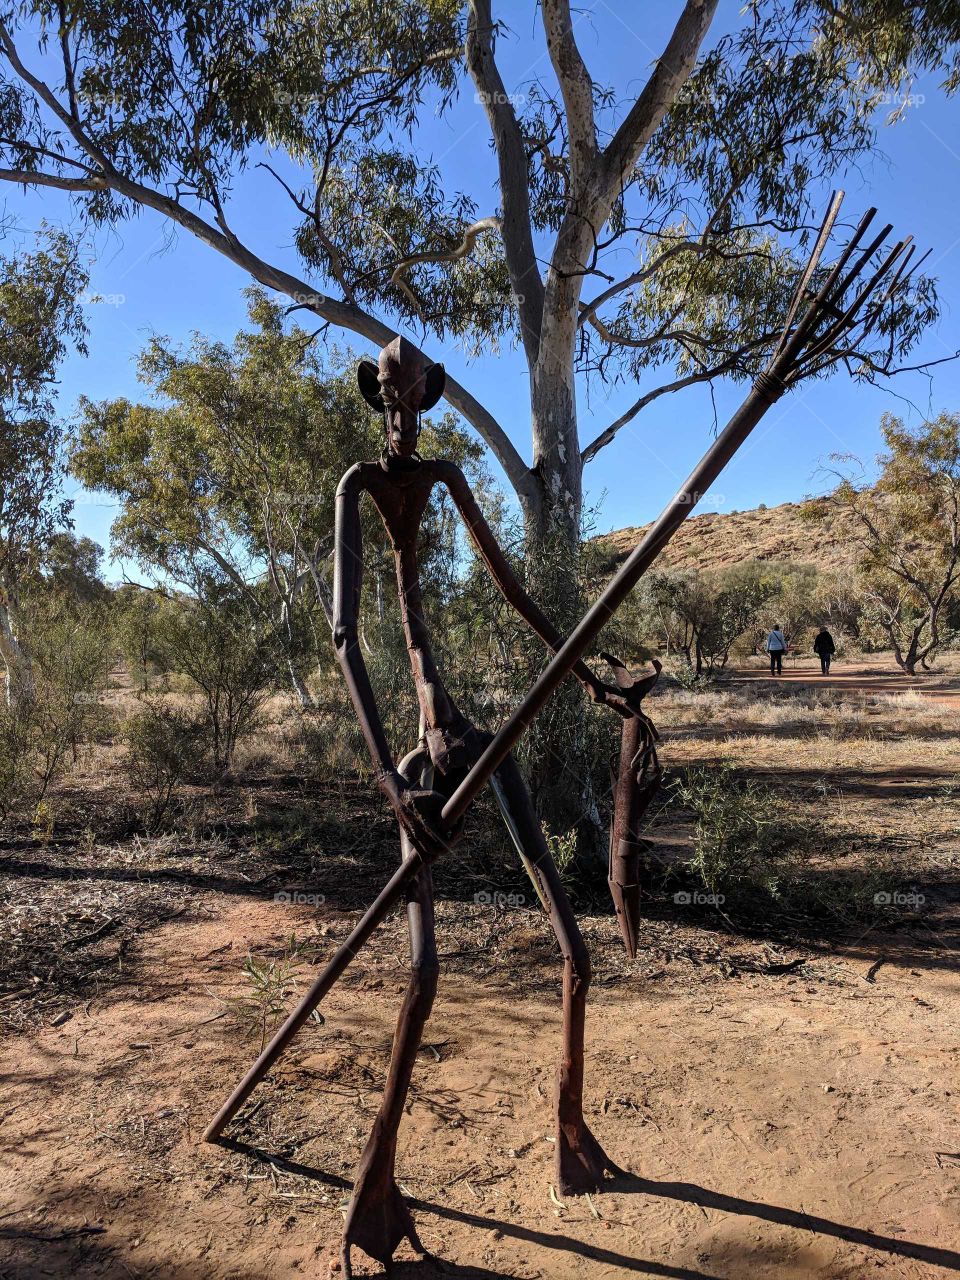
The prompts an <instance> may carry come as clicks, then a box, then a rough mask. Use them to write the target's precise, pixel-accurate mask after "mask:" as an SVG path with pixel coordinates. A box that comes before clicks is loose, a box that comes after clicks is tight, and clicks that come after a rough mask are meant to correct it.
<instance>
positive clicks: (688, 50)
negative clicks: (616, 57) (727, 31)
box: [597, 0, 718, 209]
mask: <svg viewBox="0 0 960 1280" xmlns="http://www.w3.org/2000/svg"><path fill="white" fill-rule="evenodd" d="M717 3H718V0H687V3H686V4H685V5H684V9H683V13H682V14H681V15H680V18H679V20H678V22H677V25H676V26H675V27H674V30H673V35H672V36H671V37H670V39H669V41H668V42H667V47H666V48H665V49H664V51H663V54H662V55H661V57H660V58H659V60H658V62H657V66H656V70H655V71H654V72H653V74H652V75H651V77H650V79H649V80H648V81H647V83H646V85H645V86H644V89H643V92H642V93H641V94H640V96H639V97H638V98H637V100H636V102H634V104H633V106H632V107H631V108H630V110H629V112H628V113H627V116H626V118H625V119H624V121H623V123H622V124H621V125H620V127H619V129H617V131H616V133H615V134H614V135H613V138H612V139H611V140H610V142H609V143H608V145H607V147H606V148H605V150H604V152H603V155H602V157H601V161H602V171H601V175H600V181H599V189H598V191H597V198H598V202H599V204H600V206H601V207H602V208H605V209H609V208H611V207H612V206H613V202H614V200H616V198H617V196H618V195H619V193H620V191H621V190H622V189H623V187H624V186H625V185H626V184H627V182H628V181H629V174H630V171H631V170H632V169H633V166H634V165H635V164H636V162H637V159H638V158H639V156H640V153H641V152H642V150H643V148H644V147H645V146H646V145H647V143H648V142H649V140H650V138H651V137H652V136H653V133H654V130H655V129H656V128H657V126H658V125H659V124H660V121H661V120H662V119H663V117H664V116H665V115H666V113H667V112H668V111H669V109H670V107H671V106H672V104H673V101H674V98H675V97H676V95H677V92H678V91H679V90H680V88H682V86H683V85H684V84H685V83H686V82H687V80H688V79H689V77H690V73H691V72H692V71H693V68H694V66H695V65H696V61H697V54H698V53H699V51H700V45H701V44H702V43H703V40H704V38H705V36H706V34H707V31H708V30H709V28H710V23H711V22H712V21H713V15H714V12H715V11H716V8H717Z"/></svg>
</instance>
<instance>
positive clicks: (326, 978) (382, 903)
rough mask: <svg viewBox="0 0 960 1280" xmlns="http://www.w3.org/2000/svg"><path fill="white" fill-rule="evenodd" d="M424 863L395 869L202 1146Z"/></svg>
mask: <svg viewBox="0 0 960 1280" xmlns="http://www.w3.org/2000/svg"><path fill="white" fill-rule="evenodd" d="M426 861H427V860H426V859H425V858H423V856H422V855H420V854H415V855H414V856H413V857H411V858H408V859H407V861H406V862H402V863H401V864H400V866H399V867H398V868H397V869H396V871H395V872H394V873H393V875H392V876H391V877H390V879H389V880H388V881H387V883H386V884H385V885H384V887H383V888H382V889H381V890H380V892H379V894H378V895H377V897H376V898H375V899H374V900H373V902H372V903H371V904H370V906H369V907H368V908H367V910H366V911H365V913H364V915H363V918H362V919H361V920H360V921H359V923H358V924H357V925H356V927H355V928H354V929H353V931H352V932H351V933H350V935H349V937H347V938H346V939H345V940H344V941H343V942H341V944H340V946H339V947H338V948H337V950H336V951H335V952H334V954H333V955H332V956H331V957H330V959H329V960H328V961H327V964H326V966H325V967H324V969H323V972H322V973H321V974H320V975H319V976H318V977H317V979H316V980H315V981H314V982H313V983H312V985H311V986H310V988H309V990H308V991H307V992H306V994H305V995H304V996H303V998H302V999H301V1000H300V1002H299V1004H298V1005H297V1007H296V1008H295V1009H294V1010H293V1012H292V1013H291V1014H290V1015H289V1016H288V1018H287V1019H286V1021H285V1022H284V1023H283V1025H282V1026H281V1027H280V1028H279V1029H278V1030H277V1032H276V1033H275V1035H274V1037H273V1039H272V1040H271V1041H270V1043H269V1044H268V1045H267V1047H266V1048H265V1049H264V1051H263V1053H261V1054H260V1057H259V1058H257V1060H256V1062H255V1063H254V1064H253V1066H252V1067H251V1068H250V1070H249V1071H248V1072H247V1074H246V1075H245V1076H244V1077H243V1079H242V1080H241V1081H240V1083H239V1084H238V1085H237V1087H236V1088H235V1089H234V1091H233V1093H231V1095H230V1097H229V1098H228V1099H227V1100H226V1102H225V1103H224V1104H223V1106H222V1107H221V1108H220V1110H219V1111H218V1112H217V1114H216V1115H215V1116H214V1117H213V1119H212V1120H211V1121H210V1123H209V1124H208V1125H207V1127H206V1129H205V1130H204V1131H203V1140H204V1142H216V1140H217V1138H219V1137H220V1134H221V1133H222V1132H223V1130H224V1129H225V1128H226V1127H227V1125H228V1124H229V1123H230V1121H231V1120H232V1119H233V1117H234V1116H235V1115H236V1114H237V1112H238V1111H239V1110H240V1108H241V1107H242V1106H243V1104H244V1103H245V1102H246V1100H247V1098H249V1096H250V1094H251V1093H253V1091H254V1089H255V1088H256V1087H257V1085H258V1084H259V1083H260V1081H261V1080H262V1079H263V1077H264V1076H265V1075H266V1074H267V1072H268V1071H269V1070H270V1068H271V1067H272V1066H273V1064H274V1063H275V1062H276V1060H277V1058H279V1057H280V1055H281V1053H283V1051H284V1049H285V1048H286V1047H287V1045H288V1044H289V1043H290V1041H291V1040H292V1039H293V1037H294V1036H295V1035H296V1034H297V1032H298V1031H299V1030H300V1028H301V1027H302V1026H303V1024H304V1023H305V1022H306V1020H307V1019H308V1018H309V1017H310V1015H311V1013H313V1011H314V1009H315V1008H316V1007H317V1005H318V1004H319V1003H320V1001H321V1000H322V999H323V997H324V996H325V995H326V994H327V992H328V991H329V990H330V988H331V987H332V986H333V984H334V983H335V982H336V981H337V979H338V978H339V977H340V975H341V974H342V973H343V971H344V970H345V969H346V968H347V966H348V965H349V964H350V961H351V960H352V959H353V958H354V956H355V955H356V954H357V952H358V951H359V950H360V948H361V947H362V946H363V944H364V943H365V942H366V940H367V939H368V938H369V937H370V935H371V934H372V933H373V932H374V931H375V930H376V928H377V926H378V925H379V924H380V923H381V922H382V921H383V920H384V919H385V917H386V916H387V915H388V913H389V911H390V909H391V907H393V905H394V903H395V902H396V901H397V900H398V899H399V898H400V896H401V895H402V893H403V891H404V888H405V886H406V884H407V882H408V881H409V880H411V879H412V878H413V876H415V875H416V874H417V872H418V871H419V870H420V869H421V867H423V866H424V865H425V863H426Z"/></svg>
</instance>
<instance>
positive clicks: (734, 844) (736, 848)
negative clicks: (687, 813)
mask: <svg viewBox="0 0 960 1280" xmlns="http://www.w3.org/2000/svg"><path fill="white" fill-rule="evenodd" d="M673 797H674V799H675V800H677V801H678V802H679V803H680V804H682V805H684V806H685V807H686V808H688V809H691V810H692V811H693V814H694V822H695V827H694V854H693V857H692V858H691V859H690V861H689V863H688V864H687V867H688V870H689V871H691V872H692V873H693V874H694V875H695V876H696V877H697V879H699V880H700V881H701V883H702V884H703V885H704V887H705V888H706V889H707V891H708V892H709V893H712V894H720V893H722V894H724V895H727V894H728V893H729V891H730V890H731V889H736V888H737V887H739V888H741V889H746V890H759V891H761V892H765V893H767V894H769V895H772V896H774V897H775V896H777V894H778V892H779V888H780V881H781V878H782V876H783V875H784V873H785V872H787V871H788V870H789V869H790V864H791V862H792V861H793V860H794V859H795V856H796V854H797V853H798V852H799V850H800V849H802V848H803V847H804V846H806V845H808V844H809V841H810V830H809V828H806V827H802V826H800V825H799V824H797V823H796V822H792V821H790V820H789V819H788V818H787V816H786V814H785V813H784V811H783V806H782V803H781V802H780V800H779V798H778V797H777V796H776V794H775V793H774V792H773V790H772V789H771V788H770V787H769V786H767V785H766V784H765V783H763V782H760V781H758V780H757V779H755V778H738V777H737V775H736V774H735V772H734V770H733V769H732V768H731V766H730V765H727V764H723V765H720V766H719V767H716V768H694V769H688V770H687V771H686V773H685V775H684V776H682V777H680V778H679V779H677V780H676V781H675V782H674V784H673Z"/></svg>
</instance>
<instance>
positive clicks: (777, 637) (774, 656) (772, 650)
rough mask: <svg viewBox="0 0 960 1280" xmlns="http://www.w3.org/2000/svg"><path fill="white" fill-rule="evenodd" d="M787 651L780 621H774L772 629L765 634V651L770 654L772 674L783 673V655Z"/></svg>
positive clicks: (778, 674)
mask: <svg viewBox="0 0 960 1280" xmlns="http://www.w3.org/2000/svg"><path fill="white" fill-rule="evenodd" d="M786 652H787V642H786V639H785V638H784V634H783V632H782V631H781V630H780V623H779V622H777V623H774V627H773V630H772V631H771V632H770V634H769V635H768V636H767V653H768V654H769V655H770V674H771V675H772V676H782V675H783V655H784V654H785V653H786Z"/></svg>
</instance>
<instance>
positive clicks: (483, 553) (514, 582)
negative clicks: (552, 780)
mask: <svg viewBox="0 0 960 1280" xmlns="http://www.w3.org/2000/svg"><path fill="white" fill-rule="evenodd" d="M440 475H441V479H442V481H443V483H444V485H445V486H446V488H447V491H448V492H449V494H450V497H451V498H452V499H453V501H454V504H455V506H456V508H457V510H458V511H459V512H460V515H461V516H462V517H463V522H464V524H465V525H466V526H467V530H468V532H469V534H470V537H471V539H472V540H473V544H474V546H475V547H476V548H477V551H478V552H479V553H480V557H481V559H482V560H483V562H484V564H485V565H486V566H487V568H488V570H489V571H490V576H491V577H492V578H493V580H494V582H495V583H496V584H497V586H498V587H499V588H500V591H501V593H502V595H503V598H504V599H505V600H506V601H507V603H508V604H511V605H513V607H514V609H516V611H517V613H519V615H520V617H521V618H523V620H524V621H525V622H526V623H527V625H528V626H529V627H530V628H531V630H532V631H534V632H536V634H537V635H538V636H539V637H540V639H541V640H542V641H543V642H544V644H545V645H546V646H547V648H548V649H551V650H552V651H553V652H554V653H556V652H557V650H558V649H559V648H560V646H561V645H562V644H563V641H564V638H565V637H564V636H562V635H561V634H560V632H559V631H558V630H557V628H556V627H555V626H554V625H553V623H552V622H551V621H550V619H549V618H548V617H547V615H546V614H545V613H544V612H543V610H542V609H541V608H540V606H539V605H538V604H537V603H536V601H535V600H533V599H532V598H531V597H530V596H529V595H528V594H527V592H526V591H525V590H524V587H523V584H522V583H521V582H520V579H519V578H518V577H517V575H516V574H515V573H514V571H513V568H512V566H511V564H510V561H509V560H508V559H507V557H506V555H504V552H503V549H502V547H501V546H500V544H499V543H498V542H497V540H496V538H495V537H494V536H493V530H492V529H491V528H490V526H489V524H487V521H486V519H485V517H484V514H483V512H482V511H481V510H480V506H479V504H478V502H477V500H476V498H475V497H474V496H473V490H472V489H471V488H470V486H469V484H468V483H467V478H466V476H465V475H464V474H463V472H462V471H461V470H460V468H459V467H456V466H454V465H453V463H448V464H445V465H443V467H442V470H441V473H440ZM573 674H574V675H575V676H576V677H577V679H578V680H579V681H580V683H581V684H582V685H583V687H584V688H585V689H586V691H587V692H588V693H589V695H590V697H591V698H592V699H593V701H594V702H605V701H606V695H607V693H608V690H607V688H606V686H605V685H604V683H603V682H602V681H601V680H600V679H599V678H598V677H597V676H595V675H594V673H593V672H592V671H591V670H590V668H589V667H588V666H587V664H586V663H585V662H583V661H582V660H581V661H579V662H577V664H576V665H575V666H574V668H573Z"/></svg>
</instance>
